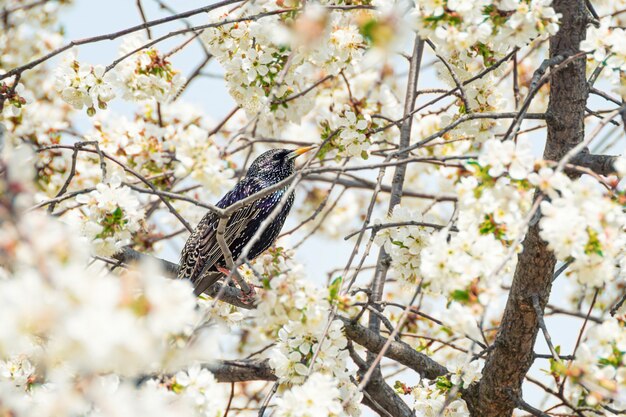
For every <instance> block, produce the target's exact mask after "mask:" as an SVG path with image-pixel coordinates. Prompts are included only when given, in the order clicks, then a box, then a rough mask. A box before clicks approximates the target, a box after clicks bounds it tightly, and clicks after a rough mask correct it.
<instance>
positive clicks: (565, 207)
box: [540, 174, 626, 287]
mask: <svg viewBox="0 0 626 417" xmlns="http://www.w3.org/2000/svg"><path fill="white" fill-rule="evenodd" d="M546 175H547V174H546ZM556 185H557V186H558V188H557V190H558V195H557V194H556V193H555V192H553V195H552V197H551V199H550V201H543V202H542V203H541V212H542V214H543V217H542V219H541V222H540V226H541V237H542V238H543V239H545V240H546V241H547V242H548V244H549V247H550V249H552V250H553V251H554V253H555V255H556V257H557V259H559V260H561V261H564V262H572V263H571V265H570V266H569V267H568V269H567V272H566V273H567V274H574V275H575V277H576V278H577V279H578V281H579V282H580V283H582V284H587V285H591V286H597V287H600V286H602V285H603V284H604V283H606V282H609V281H612V280H614V279H616V277H617V276H618V274H619V273H620V272H619V271H620V270H621V268H618V267H619V266H620V264H622V263H623V255H624V253H623V250H624V244H626V234H625V231H624V230H625V227H626V215H625V214H624V212H623V205H622V204H621V203H620V202H619V201H617V200H616V198H615V197H612V196H610V195H606V194H605V192H603V189H602V187H601V186H600V185H599V184H598V183H596V182H595V181H593V180H589V179H588V178H581V179H577V180H574V181H568V180H567V179H563V180H562V181H560V182H559V183H558V184H556ZM572 225H576V227H572ZM621 266H623V265H621Z"/></svg>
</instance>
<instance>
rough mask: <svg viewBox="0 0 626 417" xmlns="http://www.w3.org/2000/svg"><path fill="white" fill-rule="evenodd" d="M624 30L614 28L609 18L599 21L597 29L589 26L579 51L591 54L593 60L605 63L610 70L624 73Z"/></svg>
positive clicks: (625, 49) (625, 54) (625, 68)
mask: <svg viewBox="0 0 626 417" xmlns="http://www.w3.org/2000/svg"><path fill="white" fill-rule="evenodd" d="M624 45H626V30H624V29H622V28H620V27H615V26H614V22H613V19H612V18H611V16H607V17H605V18H603V19H602V20H601V21H600V26H599V27H593V26H591V27H590V28H589V29H588V31H587V38H586V39H585V40H584V41H582V42H581V43H580V49H581V50H583V51H587V52H593V59H595V60H596V61H597V62H605V63H606V65H608V66H609V67H610V68H613V69H617V70H621V71H626V47H624Z"/></svg>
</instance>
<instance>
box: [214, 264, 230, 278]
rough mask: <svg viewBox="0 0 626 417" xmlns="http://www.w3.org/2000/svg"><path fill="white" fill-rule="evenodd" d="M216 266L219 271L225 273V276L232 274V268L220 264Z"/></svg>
mask: <svg viewBox="0 0 626 417" xmlns="http://www.w3.org/2000/svg"><path fill="white" fill-rule="evenodd" d="M215 268H216V269H217V270H218V271H220V272H221V273H222V274H224V275H225V276H228V274H230V269H228V268H225V267H223V266H219V265H217V266H216V267H215Z"/></svg>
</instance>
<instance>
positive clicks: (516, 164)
mask: <svg viewBox="0 0 626 417" xmlns="http://www.w3.org/2000/svg"><path fill="white" fill-rule="evenodd" d="M478 163H479V164H480V165H481V166H482V167H485V168H488V169H489V171H488V173H489V175H490V176H491V177H493V178H496V177H499V176H500V175H502V174H503V173H504V172H505V171H507V172H508V175H509V177H511V178H512V179H514V180H522V179H524V178H526V177H527V176H528V174H529V173H530V172H532V170H533V167H534V165H535V158H534V156H533V154H532V152H531V150H530V144H529V143H528V141H521V140H520V141H519V142H518V143H515V142H513V141H511V140H507V141H504V142H503V141H500V140H497V139H491V140H488V141H487V142H485V143H484V145H483V149H482V151H481V153H480V156H479V157H478Z"/></svg>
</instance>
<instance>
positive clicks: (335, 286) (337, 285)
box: [328, 276, 343, 301]
mask: <svg viewBox="0 0 626 417" xmlns="http://www.w3.org/2000/svg"><path fill="white" fill-rule="evenodd" d="M342 282H343V277H341V276H338V277H337V278H335V279H334V280H333V282H331V283H330V285H329V286H328V298H329V299H330V300H331V301H333V300H336V299H337V296H338V295H339V290H340V289H341V283H342Z"/></svg>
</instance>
